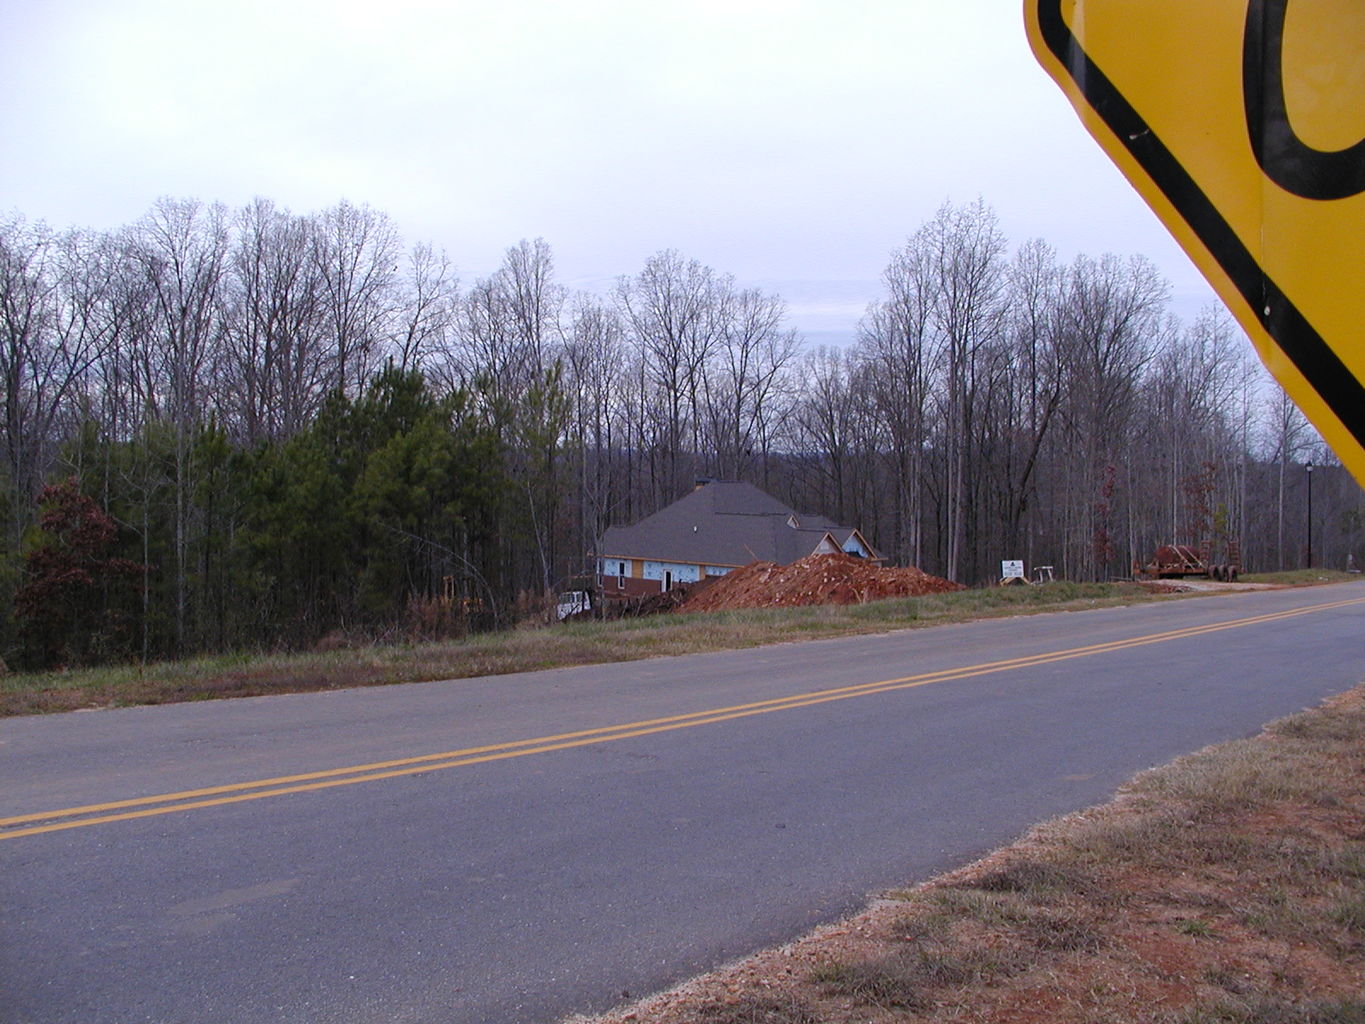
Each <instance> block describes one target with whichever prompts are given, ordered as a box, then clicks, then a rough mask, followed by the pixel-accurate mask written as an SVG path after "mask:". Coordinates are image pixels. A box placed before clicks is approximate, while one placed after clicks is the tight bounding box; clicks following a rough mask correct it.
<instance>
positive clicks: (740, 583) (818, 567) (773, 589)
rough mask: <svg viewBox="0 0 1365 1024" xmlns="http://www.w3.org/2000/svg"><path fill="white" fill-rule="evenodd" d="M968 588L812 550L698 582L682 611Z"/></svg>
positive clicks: (856, 599) (917, 572) (836, 601)
mask: <svg viewBox="0 0 1365 1024" xmlns="http://www.w3.org/2000/svg"><path fill="white" fill-rule="evenodd" d="M964 589H966V588H965V587H963V586H962V584H960V583H950V582H948V581H947V580H944V579H939V578H938V577H937V576H930V575H929V574H928V573H926V572H922V571H920V570H919V569H915V568H913V567H912V568H908V569H881V568H878V567H877V566H876V565H873V564H872V563H871V562H869V561H866V560H865V559H862V558H854V557H853V556H852V555H807V556H806V557H805V558H803V559H801V560H800V561H797V562H793V563H792V564H791V565H777V564H775V563H773V562H750V563H749V564H748V565H746V566H744V568H742V569H736V570H734V571H733V572H731V573H729V574H728V575H726V576H721V577H718V578H716V579H713V580H710V581H709V582H707V583H706V584H705V585H704V586H700V587H698V588H697V589H696V590H695V591H694V592H693V593H692V594H691V596H689V597H688V598H687V600H686V601H684V602H683V603H682V605H681V606H680V607H679V608H678V611H681V612H719V611H729V610H731V609H734V608H792V607H796V606H798V605H808V604H861V603H862V602H863V601H876V600H878V599H879V598H884V597H918V596H920V595H922V594H942V593H945V592H947V591H950V590H964Z"/></svg>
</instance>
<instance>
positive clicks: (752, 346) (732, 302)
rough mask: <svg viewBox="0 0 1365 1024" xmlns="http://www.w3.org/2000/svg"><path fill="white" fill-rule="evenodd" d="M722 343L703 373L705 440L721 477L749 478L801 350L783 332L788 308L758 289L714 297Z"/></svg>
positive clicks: (795, 338)
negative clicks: (780, 393)
mask: <svg viewBox="0 0 1365 1024" xmlns="http://www.w3.org/2000/svg"><path fill="white" fill-rule="evenodd" d="M716 307H717V308H716V314H717V320H718V334H719V341H718V343H717V344H716V346H715V351H714V354H713V358H712V359H711V361H710V363H709V364H708V365H705V366H704V367H703V370H702V374H703V389H702V390H703V396H704V397H703V402H704V406H705V410H706V426H707V431H706V433H707V437H708V439H709V442H710V444H709V447H710V449H711V453H712V455H713V457H714V458H715V471H716V475H717V476H721V477H724V478H727V479H732V480H738V479H741V478H742V477H745V476H748V475H749V474H750V473H751V471H752V469H753V467H754V463H755V458H754V455H755V449H756V448H757V449H758V451H759V454H760V456H762V455H764V454H766V452H765V448H766V444H767V439H768V437H769V435H770V433H771V424H770V422H769V414H770V413H771V406H772V402H773V398H774V394H775V391H776V389H777V387H778V385H779V382H780V380H781V375H782V373H783V371H784V370H785V369H786V368H787V367H788V366H789V365H790V364H791V362H792V360H793V359H794V358H795V355H796V352H797V350H798V348H799V347H800V339H799V336H798V335H797V334H796V332H795V331H793V330H790V329H787V328H785V327H784V321H785V319H786V305H785V303H783V301H782V300H781V299H780V298H779V297H777V296H775V295H765V294H764V293H763V292H761V291H759V290H758V289H756V288H749V289H745V290H743V291H734V290H726V291H724V292H719V293H718V294H717V296H716Z"/></svg>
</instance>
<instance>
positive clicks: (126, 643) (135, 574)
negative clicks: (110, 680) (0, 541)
mask: <svg viewBox="0 0 1365 1024" xmlns="http://www.w3.org/2000/svg"><path fill="white" fill-rule="evenodd" d="M38 503H39V505H40V506H41V507H42V514H41V516H40V518H39V521H38V522H39V534H38V538H37V540H36V543H35V545H34V547H33V548H32V550H31V551H29V553H28V555H27V556H26V558H25V560H24V569H25V576H26V582H25V583H24V585H23V586H22V587H20V588H19V591H18V593H16V594H15V596H14V614H15V618H16V619H17V620H18V622H19V635H20V639H21V641H22V643H23V650H22V660H23V662H24V663H25V664H26V665H28V666H30V667H37V668H46V667H50V666H53V665H74V664H82V663H85V662H89V661H94V660H105V659H108V658H110V657H120V656H126V655H128V654H130V653H132V650H133V639H134V636H135V633H136V630H135V629H134V614H135V608H136V600H135V598H136V595H137V593H138V578H139V576H141V574H142V566H141V565H139V564H138V563H137V562H133V561H129V560H128V559H126V558H118V557H112V556H111V555H110V551H111V549H112V548H113V547H114V545H115V542H116V540H117V538H118V529H119V528H118V524H117V523H115V522H114V521H113V520H112V519H110V518H109V516H107V515H105V513H104V512H102V511H101V510H100V507H99V506H98V505H97V504H95V502H94V500H93V499H91V498H90V497H89V496H87V495H85V494H82V493H81V491H80V488H79V487H78V486H77V484H76V481H75V479H74V478H73V479H70V480H66V481H65V482H63V483H61V484H57V485H54V486H51V487H46V488H44V489H43V492H42V494H41V495H39V498H38Z"/></svg>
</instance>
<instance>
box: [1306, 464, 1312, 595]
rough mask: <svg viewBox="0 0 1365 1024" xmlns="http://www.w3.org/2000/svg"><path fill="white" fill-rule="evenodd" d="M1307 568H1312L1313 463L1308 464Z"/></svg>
mask: <svg viewBox="0 0 1365 1024" xmlns="http://www.w3.org/2000/svg"><path fill="white" fill-rule="evenodd" d="M1306 468H1307V470H1308V568H1310V569H1311V568H1313V463H1311V462H1310V463H1308V465H1307V467H1306Z"/></svg>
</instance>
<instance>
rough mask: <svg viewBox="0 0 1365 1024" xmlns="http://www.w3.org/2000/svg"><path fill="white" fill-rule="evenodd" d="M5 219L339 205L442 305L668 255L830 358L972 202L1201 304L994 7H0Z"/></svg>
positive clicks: (974, 3) (1000, 5) (108, 221)
mask: <svg viewBox="0 0 1365 1024" xmlns="http://www.w3.org/2000/svg"><path fill="white" fill-rule="evenodd" d="M0 89H3V95H4V101H3V103H0V139H3V140H4V143H3V145H4V159H3V160H0V211H6V210H11V211H16V212H18V213H21V214H23V215H24V216H26V217H29V218H30V219H43V220H46V221H48V222H49V223H50V224H52V225H53V226H56V227H65V226H69V225H78V226H84V227H94V228H113V227H118V226H120V225H122V224H126V223H129V222H131V221H133V220H136V219H137V218H138V217H140V216H141V215H142V214H143V213H145V212H146V211H147V210H148V209H149V208H150V206H151V205H152V203H153V202H154V201H155V199H156V198H157V197H158V196H162V195H170V196H178V197H180V196H194V197H198V198H200V199H204V200H209V201H222V202H224V203H227V204H228V205H230V206H240V205H242V204H245V203H246V202H248V201H249V200H251V199H252V197H254V196H258V195H259V196H265V197H268V198H270V199H273V200H274V201H275V202H276V203H278V204H280V205H282V206H286V207H288V208H290V209H291V210H293V211H294V212H297V213H303V212H309V211H313V210H317V209H321V208H323V207H326V206H329V205H332V204H334V203H335V202H337V201H338V200H340V199H342V198H346V199H349V200H351V201H352V202H354V203H357V204H362V203H363V204H368V205H370V206H372V207H374V208H376V209H378V210H382V211H384V212H386V213H388V214H389V215H390V216H391V217H392V218H393V219H394V221H395V222H396V224H397V226H398V227H399V229H400V231H401V232H402V233H403V236H404V238H405V240H406V241H407V242H409V243H414V242H419V241H429V242H432V243H434V244H436V245H437V246H439V247H442V248H444V249H445V250H446V252H447V253H448V255H449V256H450V258H451V259H452V261H453V262H454V263H455V264H456V266H457V267H458V269H459V272H460V276H461V278H462V280H463V281H465V282H471V281H473V280H474V279H475V278H478V277H482V276H485V275H487V274H488V273H490V272H491V271H492V270H493V269H495V268H496V266H497V264H498V262H499V260H500V258H501V253H502V251H503V250H504V249H505V248H506V247H507V246H509V245H513V244H515V243H516V242H517V241H518V240H519V239H521V238H535V237H538V236H539V237H544V238H545V239H546V240H547V241H548V242H549V243H550V245H551V247H552V249H553V251H554V254H555V260H556V266H557V270H558V276H559V279H560V281H561V282H562V283H564V284H566V285H569V286H571V287H574V288H588V289H591V290H597V291H605V290H606V289H607V288H609V287H610V284H611V282H612V281H613V280H614V279H615V278H616V277H617V276H618V275H621V274H629V273H634V272H635V271H637V270H638V269H639V268H640V267H641V265H642V264H643V263H644V261H645V259H646V258H647V257H648V256H650V255H651V254H652V253H655V252H657V251H659V250H661V249H665V248H673V249H677V250H679V251H681V252H682V253H683V254H684V255H685V256H688V257H690V258H695V259H698V260H700V261H701V262H703V263H706V264H709V265H710V266H712V267H714V268H716V269H717V270H720V271H723V272H727V273H731V274H733V275H734V276H735V277H736V278H737V280H738V281H739V283H740V284H741V285H745V286H750V285H754V286H758V287H762V288H765V289H767V290H771V291H777V292H779V293H780V294H782V295H783V296H784V297H785V298H786V299H787V301H788V303H789V306H790V308H791V312H792V322H793V323H794V324H795V325H796V326H797V327H799V328H800V329H801V330H802V332H803V333H804V334H805V335H806V336H807V338H808V339H809V340H811V341H812V342H815V343H820V342H827V341H839V340H844V339H848V338H851V337H852V335H853V332H854V329H855V325H856V323H857V320H858V318H859V316H860V315H861V314H862V311H863V309H864V308H865V306H866V304H867V302H868V301H869V300H872V299H874V298H876V297H878V295H879V282H878V277H879V275H880V273H881V270H882V268H883V267H884V266H885V264H886V262H887V258H888V256H889V254H890V253H891V251H892V250H893V249H894V248H895V247H897V246H899V245H901V244H903V243H904V241H905V239H906V237H907V236H908V235H909V234H910V233H911V232H913V231H914V230H915V229H916V228H917V227H918V226H919V225H920V224H921V223H922V222H923V221H925V220H926V219H928V218H929V217H931V216H932V215H933V214H934V211H935V210H936V209H937V208H938V207H939V206H940V205H941V204H942V203H943V202H945V201H952V202H954V203H967V202H971V201H973V200H975V199H976V198H977V197H981V198H983V199H985V200H986V202H987V203H989V204H990V205H991V206H992V207H993V208H994V209H995V211H996V212H997V214H998V215H999V218H1000V222H1001V226H1002V227H1003V229H1004V231H1005V233H1006V234H1007V236H1008V237H1009V239H1010V241H1011V242H1012V243H1013V244H1015V245H1017V244H1019V243H1021V242H1023V241H1025V240H1027V239H1028V238H1031V237H1035V236H1039V237H1043V238H1046V239H1047V240H1048V241H1050V242H1051V243H1052V244H1053V245H1054V246H1056V248H1057V249H1058V250H1059V252H1060V253H1061V255H1062V257H1063V258H1064V259H1070V258H1071V257H1073V256H1074V255H1076V254H1077V253H1079V252H1086V253H1090V254H1092V255H1099V254H1100V253H1103V252H1116V253H1122V254H1127V253H1143V254H1145V255H1147V256H1149V257H1150V258H1151V259H1153V260H1154V261H1155V262H1156V263H1157V265H1158V266H1159V267H1160V268H1161V269H1162V270H1163V272H1164V273H1165V274H1166V275H1167V277H1168V278H1169V279H1170V280H1171V283H1172V286H1173V291H1174V295H1175V300H1176V301H1175V307H1174V308H1175V309H1176V311H1177V312H1179V313H1180V314H1181V315H1183V316H1187V317H1189V316H1192V315H1193V314H1194V313H1196V312H1197V311H1198V310H1199V309H1200V308H1202V307H1203V306H1205V305H1208V304H1211V303H1213V302H1214V301H1215V299H1214V297H1213V293H1212V291H1211V290H1210V289H1209V288H1208V287H1207V286H1206V285H1205V284H1204V283H1203V280H1202V278H1200V277H1199V275H1198V273H1197V272H1196V271H1195V270H1194V269H1193V268H1192V266H1191V264H1190V263H1189V261H1188V260H1187V259H1186V258H1185V257H1184V255H1183V254H1182V253H1181V252H1180V250H1179V249H1178V248H1177V247H1176V245H1175V243H1174V242H1172V241H1171V240H1170V238H1169V236H1168V235H1167V234H1166V232H1165V230H1164V229H1163V228H1162V227H1161V226H1160V225H1159V223H1158V222H1157V220H1156V217H1155V216H1154V215H1153V214H1152V213H1150V212H1149V211H1148V210H1147V208H1146V206H1145V205H1144V204H1143V203H1142V202H1141V200H1140V199H1139V198H1138V196H1137V194H1136V193H1135V192H1133V191H1132V190H1131V188H1130V187H1129V186H1128V185H1127V183H1126V182H1125V181H1124V180H1123V179H1122V177H1121V176H1120V174H1119V173H1118V171H1117V170H1116V169H1115V168H1114V167H1113V166H1112V165H1111V164H1110V163H1109V161H1108V159H1107V158H1106V157H1105V156H1104V155H1103V154H1102V153H1101V151H1100V149H1099V147H1098V146H1097V145H1096V144H1095V143H1094V142H1093V141H1092V140H1091V139H1090V138H1089V136H1087V135H1086V133H1085V131H1084V129H1083V128H1082V127H1081V124H1080V122H1079V121H1078V120H1077V118H1076V117H1075V115H1074V114H1073V113H1072V111H1071V109H1070V107H1069V106H1068V105H1067V103H1066V101H1065V99H1064V98H1063V96H1062V94H1061V92H1060V91H1059V90H1058V89H1057V88H1056V86H1054V85H1053V84H1052V83H1051V81H1050V80H1049V79H1048V78H1047V77H1046V76H1045V75H1044V73H1043V71H1042V69H1041V68H1039V67H1038V65H1037V64H1036V63H1035V62H1034V60H1033V57H1032V55H1031V53H1030V51H1029V47H1028V43H1027V41H1026V39H1025V35H1024V29H1023V23H1022V13H1021V9H1020V4H1019V3H1017V2H1016V0H952V2H949V3H932V4H931V3H928V2H924V0H919V2H915V0H911V2H906V0H897V2H891V0H882V2H859V0H844V2H842V3H839V4H835V3H830V2H829V0H821V2H809V3H808V2H803V0H781V2H767V0H725V2H721V0H715V2H713V0H688V2H674V0H654V2H647V0H632V2H616V0H573V2H564V3H557V2H551V0H498V2H487V3H485V2H479V3H475V2H468V0H435V2H419V0H373V2H370V3H353V2H350V0H325V2H324V0H304V2H298V0H237V2H233V3H221V2H218V3H213V4H209V3H205V2H201V0H173V2H164V0H0Z"/></svg>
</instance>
